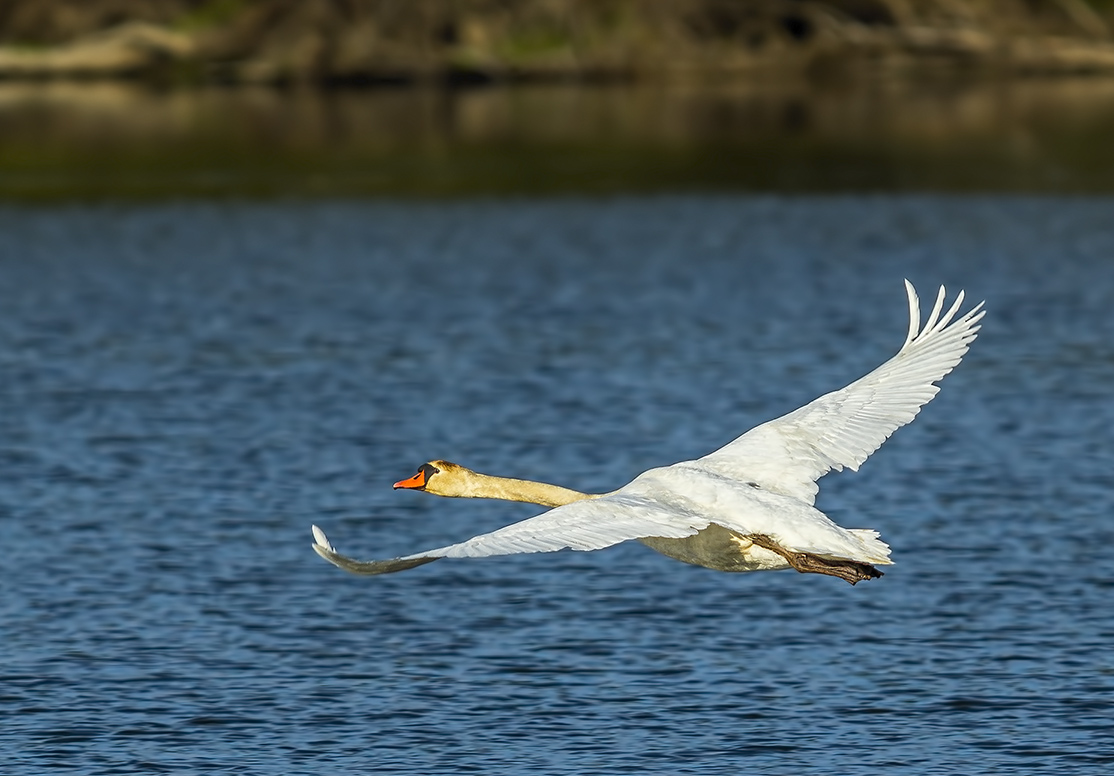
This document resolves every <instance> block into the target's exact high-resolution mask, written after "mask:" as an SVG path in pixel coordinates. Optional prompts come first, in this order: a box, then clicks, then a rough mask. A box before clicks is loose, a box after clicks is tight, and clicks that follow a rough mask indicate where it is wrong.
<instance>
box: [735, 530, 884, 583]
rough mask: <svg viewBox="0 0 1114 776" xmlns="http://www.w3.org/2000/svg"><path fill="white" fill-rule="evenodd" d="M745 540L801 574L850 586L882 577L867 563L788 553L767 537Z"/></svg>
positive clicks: (752, 535)
mask: <svg viewBox="0 0 1114 776" xmlns="http://www.w3.org/2000/svg"><path fill="white" fill-rule="evenodd" d="M746 538H747V539H750V540H751V541H752V542H754V543H755V544H757V545H758V546H759V547H764V548H765V549H767V550H770V551H771V552H776V553H777V554H778V555H780V556H781V557H783V558H785V560H786V562H788V563H789V565H790V566H792V567H793V568H795V569H797V571H799V572H801V573H802V574H827V575H829V576H832V577H839V578H840V579H844V580H847V581H848V582H850V583H851V584H852V585H853V584H855V583H856V582H861V581H862V580H864V579H875V578H877V577H880V576H882V572H881V571H879V570H878V569H876V568H874V566H871V565H870V564H869V563H860V562H858V561H854V560H830V559H828V558H821V557H820V556H819V555H812V554H810V553H807V552H790V551H789V550H787V549H785V548H784V547H782V546H781V545H779V544H778V543H777V542H775V541H774V540H773V539H771V538H770V537H768V536H761V535H755V534H748V535H747V537H746Z"/></svg>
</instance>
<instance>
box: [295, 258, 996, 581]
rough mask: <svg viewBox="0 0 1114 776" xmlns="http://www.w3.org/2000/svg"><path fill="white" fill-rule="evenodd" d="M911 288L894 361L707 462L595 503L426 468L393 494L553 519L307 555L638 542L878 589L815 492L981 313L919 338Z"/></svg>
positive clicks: (924, 391) (950, 318) (953, 355)
mask: <svg viewBox="0 0 1114 776" xmlns="http://www.w3.org/2000/svg"><path fill="white" fill-rule="evenodd" d="M905 289H906V294H907V296H908V301H909V333H908V335H907V336H906V338H905V342H904V343H903V344H902V346H901V348H900V349H899V350H898V352H897V354H896V355H895V356H894V357H893V358H891V359H890V360H888V361H886V362H885V363H884V364H882V365H881V366H879V367H878V368H877V369H875V370H874V371H872V372H870V373H869V374H867V375H866V376H865V377H862V378H860V379H859V380H856V381H855V382H853V383H851V384H850V385H848V386H846V387H844V388H842V389H840V390H838V391H834V392H832V393H828V394H825V395H824V396H821V397H820V398H818V399H816V400H815V401H813V402H811V403H809V404H806V405H805V406H804V407H801V408H800V409H797V410H794V411H793V412H790V413H789V414H787V415H784V416H782V417H780V418H777V419H775V420H771V421H769V422H767V423H764V424H762V425H760V426H757V427H755V428H753V429H751V430H750V431H748V432H746V433H744V434H743V435H742V436H740V437H738V438H736V439H735V440H734V441H732V442H729V443H728V444H726V445H724V446H723V447H721V448H719V449H718V450H716V451H714V452H712V453H710V454H708V455H706V456H704V457H703V458H698V459H696V460H692V461H681V462H680V463H676V464H673V465H671V466H664V467H660V468H654V469H650V470H648V471H646V472H643V473H642V474H640V475H638V476H637V477H635V478H634V479H633V480H632V481H631V482H630V483H628V484H627V485H625V486H623V487H621V488H619V489H618V490H615V491H612V492H610V493H604V494H599V495H589V494H584V493H579V492H577V491H572V490H569V489H567V488H560V487H558V486H556V485H548V484H545V483H538V482H531V481H529V480H513V479H509V478H503V477H492V476H490V475H483V474H479V473H478V472H473V471H471V470H469V469H465V468H464V467H462V466H458V465H456V464H451V463H449V462H447V461H431V462H429V463H426V464H423V466H422V467H420V468H419V470H418V473H417V474H415V475H414V476H413V477H411V478H409V479H408V480H402V481H400V482H398V483H395V487H396V488H409V489H417V490H425V491H426V492H431V493H434V494H436V495H443V496H455V497H464V498H500V499H505V500H514V501H527V502H531V503H538V504H542V505H545V506H551V507H552V508H551V509H549V510H548V511H546V512H543V513H542V514H540V515H537V516H536V517H532V518H529V519H527V520H523V521H521V522H518V523H514V524H512V525H508V526H506V527H504V528H500V529H498V530H496V531H492V532H490V533H486V534H481V535H479V536H475V537H472V538H471V539H468V540H467V541H464V542H460V543H458V544H451V545H448V546H446V547H439V548H436V549H432V550H426V551H425V552H420V553H417V554H414V555H406V556H403V557H400V558H393V559H390V560H370V561H360V560H355V559H353V558H350V557H347V556H345V555H341V554H340V553H339V552H337V550H336V547H334V546H333V544H332V543H331V542H330V541H329V539H328V537H327V536H326V535H325V532H324V531H322V530H321V529H320V528H319V527H318V526H316V525H315V526H312V530H313V536H314V544H313V545H312V546H313V549H314V551H315V552H317V554H318V555H320V556H321V557H322V558H324V559H325V560H327V561H329V562H330V563H332V564H334V565H336V566H338V567H340V568H342V569H344V570H346V571H349V572H352V573H355V574H364V575H373V574H388V573H393V572H397V571H403V570H405V569H409V568H414V567H416V566H420V565H423V564H426V563H431V562H433V561H435V560H438V559H439V558H453V557H455V558H467V557H473V558H474V557H484V556H490V555H510V554H515V553H528V552H554V551H556V550H561V549H566V548H568V549H573V550H598V549H603V548H605V547H610V546H611V545H613V544H618V543H620V542H623V541H629V540H638V541H641V542H642V543H644V544H646V545H648V546H650V547H651V548H653V549H655V550H657V551H658V552H661V553H663V554H665V555H668V556H670V557H673V558H677V559H679V560H682V561H685V562H687V563H693V564H695V565H700V566H705V567H708V568H712V569H716V570H721V571H763V570H774V569H784V568H795V569H797V570H798V571H801V572H805V573H818V574H826V575H830V576H836V577H839V578H841V579H844V580H846V581H848V582H850V583H851V584H855V583H857V582H859V581H861V580H863V579H871V578H876V577H880V576H882V573H881V572H880V571H878V570H877V569H876V568H875V565H891V564H892V561H891V560H890V548H889V546H888V545H887V544H885V543H884V542H883V541H882V540H881V539H880V538H879V535H878V532H877V531H874V530H871V529H846V528H842V527H841V526H839V525H836V523H834V522H833V521H832V520H831V519H830V518H828V516H827V515H825V514H824V513H823V512H821V511H820V510H819V509H817V508H816V507H815V505H814V502H815V498H816V494H817V492H818V490H819V487H818V485H817V483H816V481H817V480H818V479H819V478H820V477H822V476H824V475H825V474H827V473H828V472H829V471H831V470H833V469H835V470H836V471H842V470H843V468H844V467H846V468H850V469H851V470H853V471H857V470H858V468H859V466H860V465H861V464H862V463H863V461H865V460H866V459H867V458H868V457H869V456H870V454H871V453H873V452H874V451H875V450H877V449H878V447H879V446H881V444H882V443H883V442H885V441H886V439H888V438H889V437H890V435H891V434H892V433H893V432H894V431H895V430H897V429H898V428H900V427H901V426H904V425H905V424H907V423H909V422H910V421H912V420H913V418H914V417H916V415H917V413H918V412H919V411H920V409H921V407H923V406H924V405H925V404H927V403H928V402H929V401H931V400H932V398H933V397H934V396H935V395H936V394H937V392H939V390H940V389H939V388H938V387H937V386H936V385H935V383H936V382H937V381H938V380H940V379H941V378H943V377H944V375H946V374H948V373H949V372H951V371H952V369H954V368H955V367H956V366H957V365H958V364H959V362H960V361H961V360H962V358H963V356H964V354H965V353H966V352H967V350H968V348H969V346H970V344H971V342H972V341H974V339H975V337H976V336H977V334H978V331H979V329H980V328H981V327H980V326H979V322H980V321H981V320H982V318H983V316H984V315H985V310H983V303H981V302H980V303H979V304H978V305H976V306H974V307H973V308H972V309H970V310H969V311H967V312H966V313H964V314H963V315H961V316H959V317H958V318H957V317H956V314H957V313H958V312H959V310H960V307H961V306H962V304H963V299H964V294H963V292H962V291H960V292H959V294H958V296H957V298H956V300H955V301H954V302H953V303H952V305H951V307H950V308H949V309H948V310H947V312H944V301H945V299H946V291H945V289H944V287H943V286H941V287H940V290H939V293H938V294H937V297H936V303H935V305H934V306H933V309H932V312H931V313H930V314H929V316H928V320H927V322H926V323H925V324H924V325H923V326H921V324H920V320H921V315H920V302H919V299H918V297H917V292H916V290H915V289H914V288H913V285H912V284H911V283H910V282H909V281H908V280H906V281H905Z"/></svg>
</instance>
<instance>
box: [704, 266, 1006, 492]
mask: <svg viewBox="0 0 1114 776" xmlns="http://www.w3.org/2000/svg"><path fill="white" fill-rule="evenodd" d="M905 288H906V291H907V293H908V296H909V334H908V336H907V337H906V338H905V343H904V344H903V345H902V347H901V350H899V351H898V353H897V355H895V356H894V357H893V358H891V359H890V360H889V361H887V362H885V363H884V364H882V365H881V366H879V367H878V368H877V369H875V370H874V371H873V372H871V373H870V374H868V375H866V376H865V377H862V378H861V379H859V380H856V381H855V382H853V383H851V384H850V385H848V386H847V387H846V388H843V389H841V390H838V391H834V392H832V393H829V394H826V395H824V396H821V397H820V398H819V399H816V400H815V401H813V402H812V403H810V404H807V405H805V406H804V407H801V408H800V409H798V410H794V411H793V412H790V413H789V414H788V415H784V416H782V417H780V418H778V419H776V420H772V421H770V422H768V423H764V424H762V425H761V426H757V427H756V428H754V429H751V430H750V431H748V432H747V433H745V434H743V435H742V436H740V437H739V438H737V439H735V440H734V441H733V442H731V443H729V444H727V445H725V446H724V447H721V448H720V449H719V450H716V451H715V452H713V453H711V454H710V455H707V456H705V457H704V458H701V459H700V461H701V462H702V463H704V464H705V465H707V466H709V467H710V468H713V469H715V470H717V471H720V472H722V473H724V474H726V475H728V476H731V477H733V478H736V479H741V480H753V481H755V482H758V483H760V484H761V485H763V486H764V487H766V488H769V489H770V490H773V491H774V492H779V493H784V494H786V495H792V496H796V497H798V498H802V499H804V500H806V501H807V502H809V503H812V501H813V500H814V499H815V497H816V492H817V490H818V488H817V485H816V480H818V479H819V478H820V477H822V476H824V475H825V474H827V473H828V472H829V471H831V470H832V469H836V470H837V471H839V470H842V469H843V467H845V466H846V467H848V468H850V469H858V468H859V466H860V465H861V464H862V462H863V461H865V460H866V459H867V457H868V456H870V454H871V453H873V452H874V451H875V450H877V449H878V448H879V446H881V444H882V443H883V442H885V441H886V440H887V439H888V438H889V437H890V435H891V434H892V433H893V432H894V431H896V430H897V429H898V428H900V427H901V426H904V425H905V424H906V423H908V422H909V421H911V420H912V419H913V418H915V417H916V416H917V413H918V412H920V409H921V407H923V406H924V405H925V404H927V403H928V402H929V401H931V400H932V397H934V396H935V395H936V393H937V392H938V391H939V390H940V389H939V387H937V386H936V385H934V383H935V382H937V381H938V380H940V379H941V378H942V377H944V375H946V374H947V373H948V372H950V371H952V369H954V368H955V367H956V365H957V364H959V362H960V361H961V360H962V358H963V355H964V354H965V353H966V352H967V349H968V347H969V346H970V344H971V342H972V341H973V340H974V339H975V337H976V336H977V334H978V331H979V328H980V327H979V325H978V323H979V321H980V320H982V317H983V315H984V313H985V311H984V310H983V309H982V303H979V304H978V305H976V306H975V307H974V308H972V309H971V310H969V311H968V312H966V313H965V314H964V315H962V316H960V317H959V318H956V317H955V316H956V314H957V313H958V312H959V309H960V307H961V306H962V304H963V292H962V291H961V292H960V293H959V295H958V297H957V298H956V300H955V302H954V303H952V305H951V306H950V307H949V308H948V310H947V312H943V310H944V301H945V298H946V295H947V294H946V292H945V290H944V287H943V286H941V287H940V291H939V293H938V294H937V296H936V303H935V304H934V305H933V307H932V312H931V313H930V314H929V316H928V320H927V321H926V322H925V324H924V326H923V327H922V326H921V325H920V301H919V299H918V298H917V292H916V290H915V289H914V288H913V285H912V284H911V283H910V282H909V281H908V280H906V281H905Z"/></svg>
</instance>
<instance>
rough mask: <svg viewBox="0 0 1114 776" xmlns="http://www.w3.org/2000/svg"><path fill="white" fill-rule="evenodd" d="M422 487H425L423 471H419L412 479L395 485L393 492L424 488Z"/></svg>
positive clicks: (400, 481)
mask: <svg viewBox="0 0 1114 776" xmlns="http://www.w3.org/2000/svg"><path fill="white" fill-rule="evenodd" d="M424 487H425V469H419V470H418V473H417V474H415V475H414V476H413V477H411V478H410V479H408V480H399V481H398V482H396V483H395V490H398V489H399V488H424Z"/></svg>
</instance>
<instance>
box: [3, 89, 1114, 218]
mask: <svg viewBox="0 0 1114 776" xmlns="http://www.w3.org/2000/svg"><path fill="white" fill-rule="evenodd" d="M1111 136H1114V80H1102V79H1087V80H1070V81H1065V80H1027V81H1011V82H993V83H981V84H979V85H962V86H958V85H956V84H954V83H947V84H944V83H938V84H932V83H929V84H920V85H918V86H917V87H916V88H909V87H908V86H906V87H898V86H895V85H893V84H888V83H876V84H868V85H862V84H860V85H857V86H855V87H841V86H829V87H827V88H823V89H820V88H817V87H814V86H808V85H804V84H802V85H798V86H794V85H784V84H781V85H778V86H777V88H769V89H763V88H762V87H760V86H747V85H732V86H723V87H714V86H703V87H692V86H673V87H668V86H655V87H649V86H647V87H584V86H552V85H549V86H533V87H515V88H498V89H467V90H439V89H398V90H392V89H386V90H371V91H328V92H319V91H276V90H270V89H205V90H197V91H170V92H158V91H150V90H146V89H143V88H140V87H135V86H130V85H121V84H117V83H102V84H48V85H43V84H35V85H23V84H12V85H4V86H2V87H0V169H2V171H3V177H2V181H0V195H2V196H6V197H8V198H12V197H15V198H25V197H30V198H59V197H67V196H77V197H88V196H98V195H122V196H129V197H151V196H166V195H187V196H205V195H259V194H292V195H392V194H406V195H412V194H417V195H446V194H448V195H456V194H473V193H488V194H490V193H541V192H561V191H595V192H607V191H633V190H641V191H645V190H660V189H675V188H690V189H693V188H695V189H700V188H709V189H714V188H733V189H766V190H779V191H808V190H821V191H823V190H834V189H848V188H849V189H860V190H863V189H865V190H878V189H890V190H893V189H898V190H908V189H925V188H929V189H947V190H980V189H983V190H1002V191H1016V190H1021V191H1111V190H1114V144H1111V143H1110V142H1109V138H1110V137H1111Z"/></svg>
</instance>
